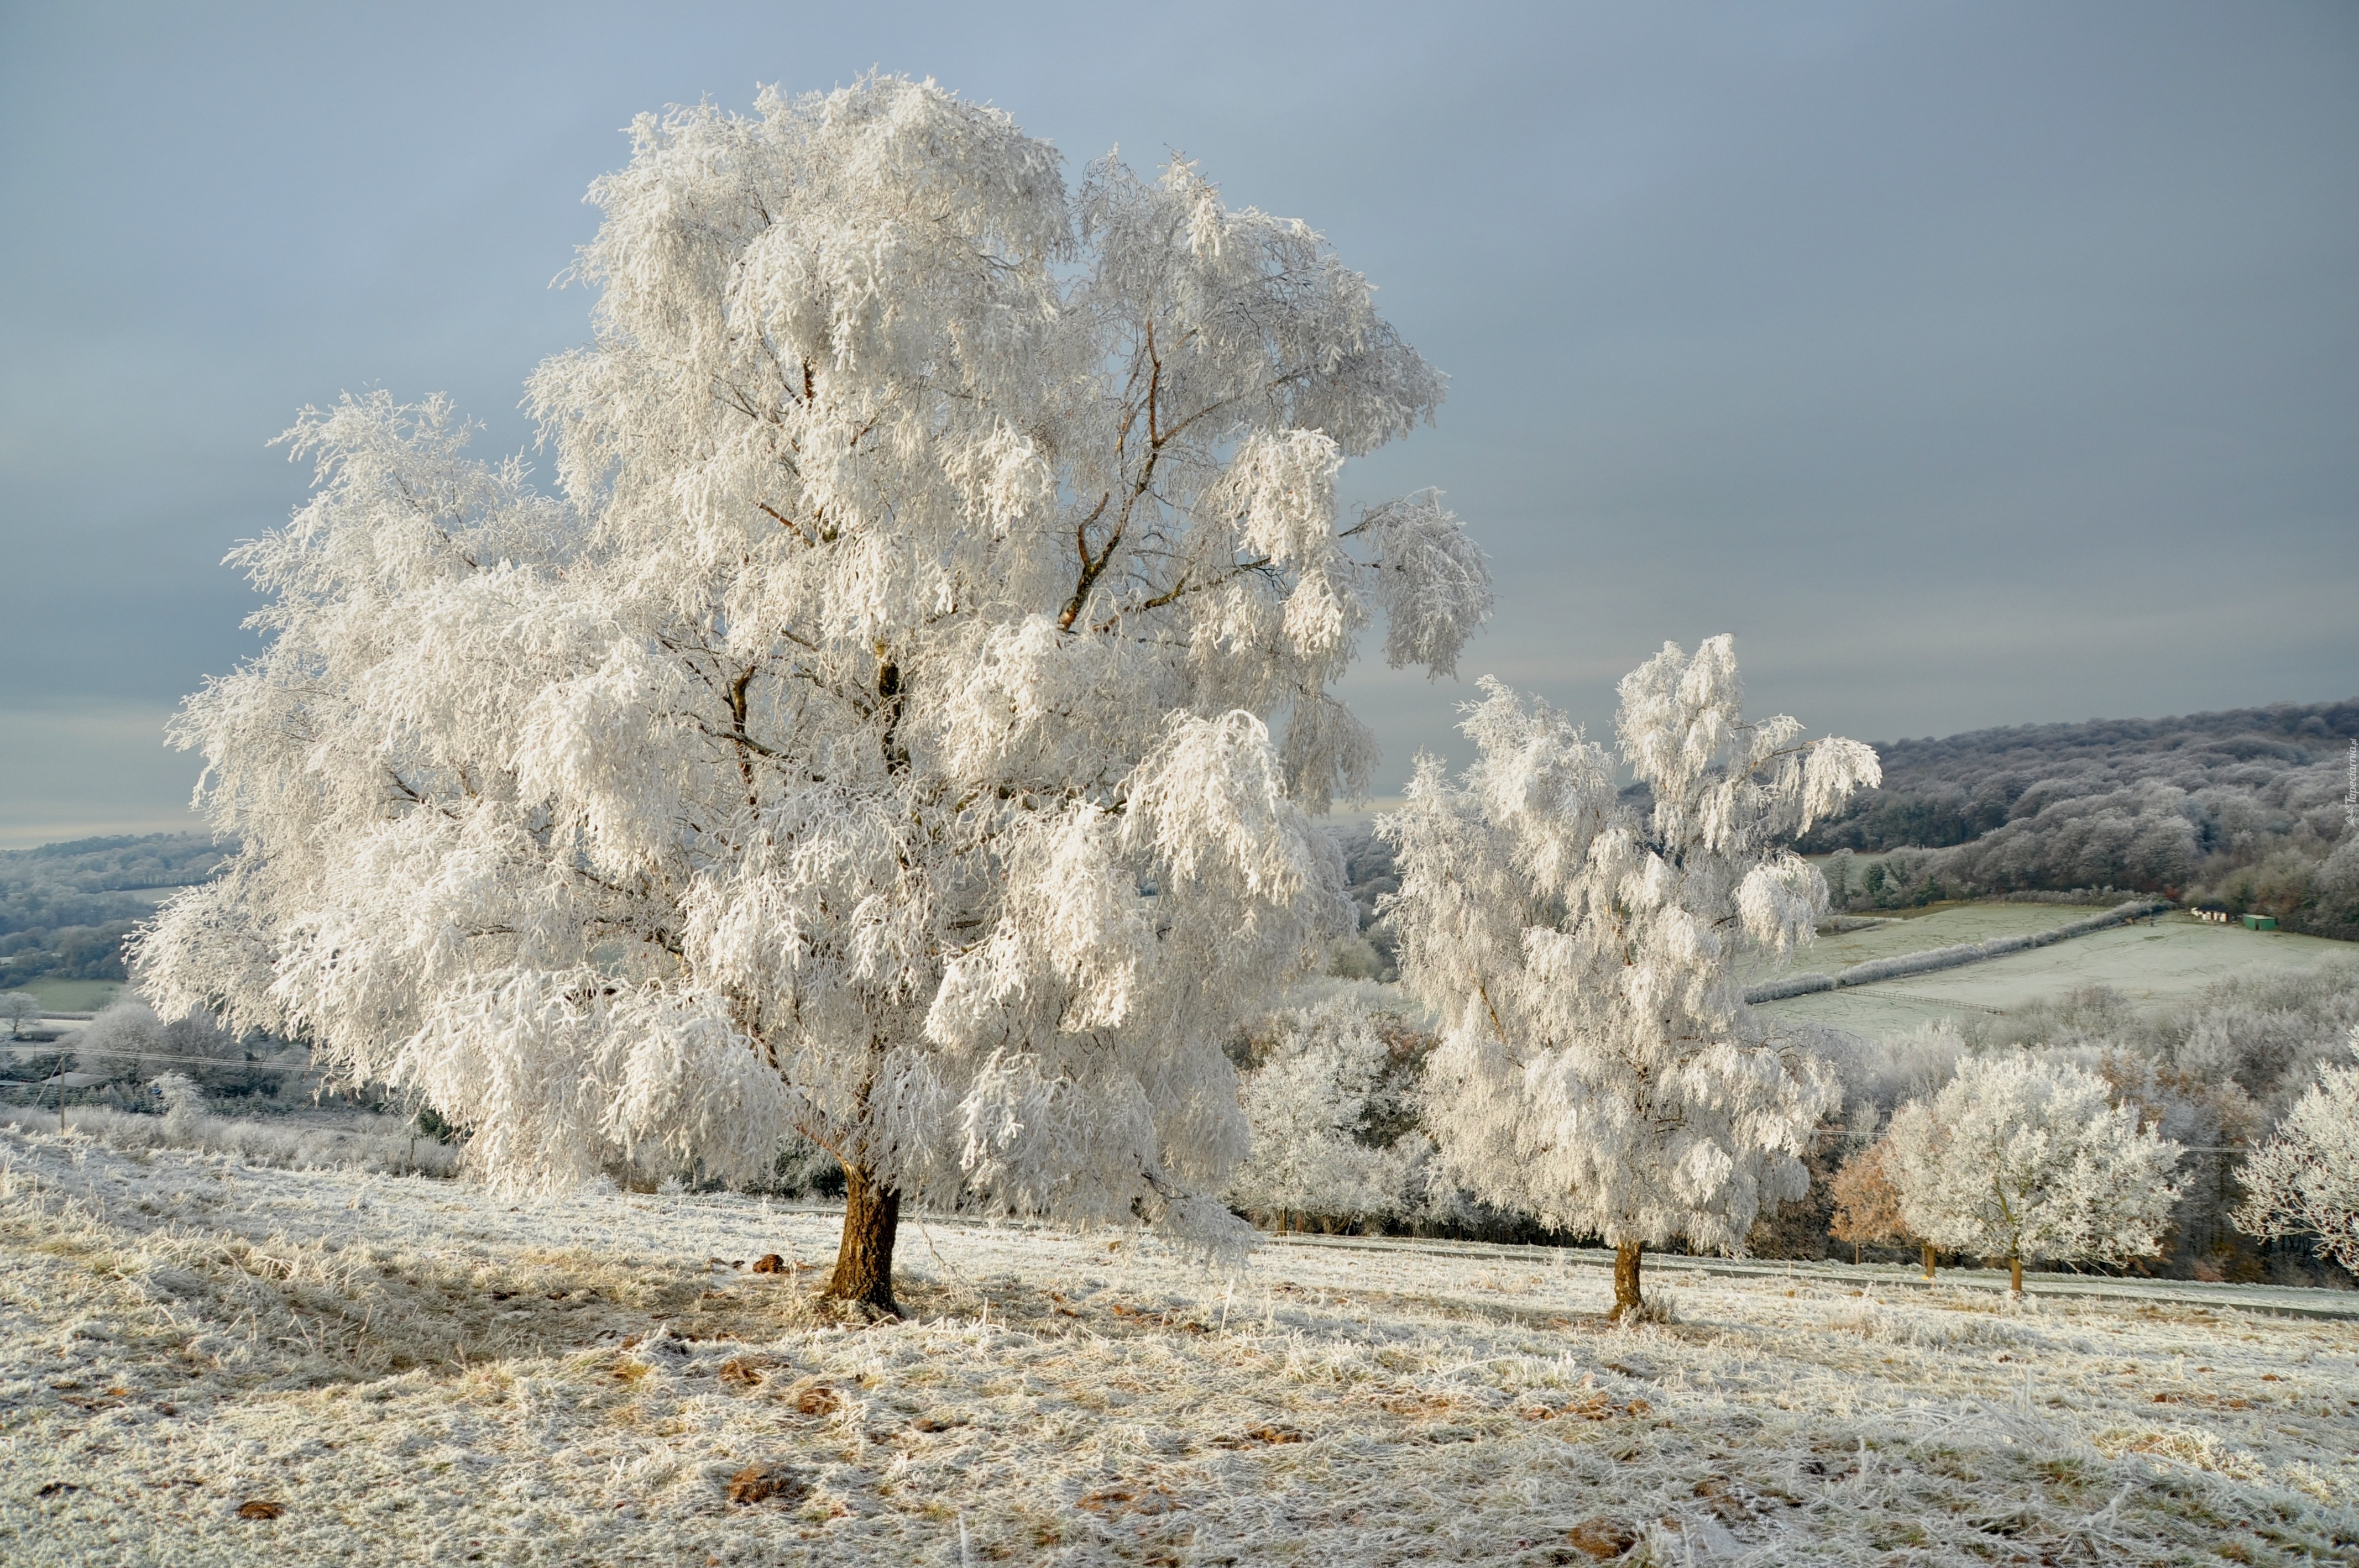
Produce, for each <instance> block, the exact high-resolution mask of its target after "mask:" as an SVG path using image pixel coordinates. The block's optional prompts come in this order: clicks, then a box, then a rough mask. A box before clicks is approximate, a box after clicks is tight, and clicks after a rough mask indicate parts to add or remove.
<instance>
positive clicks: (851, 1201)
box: [820, 1165, 901, 1317]
mask: <svg viewBox="0 0 2359 1568" xmlns="http://www.w3.org/2000/svg"><path fill="white" fill-rule="evenodd" d="M900 1225H901V1195H900V1194H899V1193H897V1192H896V1191H894V1190H893V1189H892V1188H890V1187H887V1186H884V1185H882V1184H879V1183H878V1182H877V1181H876V1179H875V1177H874V1176H872V1175H871V1174H870V1173H868V1172H866V1171H864V1170H862V1169H860V1168H859V1167H857V1166H853V1165H846V1166H845V1167H844V1168H843V1240H842V1241H840V1242H839V1243H837V1245H836V1249H835V1272H834V1273H832V1274H831V1275H829V1276H828V1281H827V1288H826V1289H825V1290H823V1291H821V1292H820V1293H821V1295H823V1296H827V1297H830V1298H832V1300H835V1301H840V1302H853V1303H858V1304H860V1305H862V1306H866V1307H873V1308H875V1310H877V1311H878V1312H883V1313H889V1314H892V1315H893V1316H895V1317H898V1316H900V1315H901V1307H900V1303H897V1302H896V1301H895V1300H894V1299H893V1236H894V1233H895V1232H896V1231H897V1230H898V1229H899V1228H900Z"/></svg>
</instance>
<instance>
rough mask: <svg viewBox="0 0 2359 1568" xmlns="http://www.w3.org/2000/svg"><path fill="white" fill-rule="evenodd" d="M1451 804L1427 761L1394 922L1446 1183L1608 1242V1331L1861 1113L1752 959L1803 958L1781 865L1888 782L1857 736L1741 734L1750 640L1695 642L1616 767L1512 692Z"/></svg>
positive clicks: (1727, 1244)
mask: <svg viewBox="0 0 2359 1568" xmlns="http://www.w3.org/2000/svg"><path fill="white" fill-rule="evenodd" d="M1484 687H1485V690H1486V691H1487V692H1488V694H1489V695H1488V696H1487V697H1486V698H1485V699H1484V701H1482V702H1481V703H1479V704H1476V705H1474V706H1473V707H1472V708H1471V709H1470V710H1469V712H1468V715H1467V718H1466V720H1465V723H1464V725H1463V726H1462V727H1463V729H1464V730H1465V731H1466V733H1467V734H1468V735H1469V736H1470V737H1472V738H1473V741H1474V744H1475V748H1476V752H1477V756H1476V760H1475V762H1474V763H1473V766H1472V767H1470V768H1468V769H1467V770H1466V772H1465V773H1464V774H1463V776H1462V778H1461V779H1459V780H1458V781H1457V782H1455V783H1452V782H1451V780H1449V779H1448V778H1447V777H1445V775H1444V773H1443V771H1442V767H1441V764H1440V762H1438V761H1437V760H1435V759H1434V758H1432V757H1430V756H1427V757H1420V758H1419V762H1418V766H1417V772H1416V776H1415V779H1414V781H1413V782H1412V783H1411V784H1410V786H1409V792H1408V805H1407V806H1406V808H1405V809H1404V810H1402V811H1401V812H1399V813H1398V814H1397V815H1395V816H1390V817H1388V818H1387V819H1386V821H1385V823H1384V825H1383V829H1384V832H1385V833H1386V837H1388V838H1391V840H1392V841H1393V842H1394V843H1395V844H1397V846H1398V847H1399V852H1400V860H1399V863H1400V878H1401V888H1400V892H1399V893H1398V894H1397V895H1396V896H1395V898H1394V900H1393V902H1392V903H1391V904H1390V906H1389V907H1390V911H1391V915H1392V919H1393V922H1394V924H1395V925H1396V927H1397V929H1398V931H1399V933H1400V955H1401V958H1400V963H1401V977H1402V979H1404V980H1405V981H1406V982H1407V983H1408V985H1409V986H1411V987H1412V988H1413V989H1416V990H1417V991H1418V992H1419V994H1421V995H1422V996H1423V997H1424V998H1425V999H1426V1000H1428V1001H1429V1002H1430V1004H1431V1005H1432V1006H1433V1007H1434V1008H1435V1009H1436V1010H1437V1011H1439V1012H1440V1014H1441V1017H1442V1020H1443V1022H1442V1026H1441V1032H1440V1033H1441V1044H1440V1047H1439V1048H1438V1049H1437V1050H1436V1052H1435V1054H1434V1055H1433V1057H1432V1059H1431V1061H1430V1064H1429V1065H1428V1068H1427V1078H1426V1082H1427V1096H1428V1100H1429V1103H1430V1107H1431V1110H1430V1119H1431V1121H1432V1125H1433V1128H1434V1131H1435V1136H1436V1139H1437V1141H1438V1142H1439V1143H1440V1148H1441V1152H1442V1155H1443V1157H1444V1160H1445V1162H1446V1167H1447V1168H1448V1169H1449V1170H1450V1171H1451V1173H1454V1174H1455V1175H1456V1176H1457V1177H1458V1179H1459V1180H1461V1181H1462V1182H1463V1183H1464V1184H1466V1185H1467V1186H1469V1187H1470V1188H1472V1189H1473V1190H1474V1191H1475V1192H1476V1193H1477V1194H1479V1195H1482V1196H1484V1197H1485V1198H1487V1199H1489V1200H1490V1201H1492V1202H1494V1203H1498V1204H1503V1205H1506V1206H1512V1207H1516V1208H1519V1209H1522V1210H1524V1211H1526V1212H1527V1213H1530V1214H1532V1215H1534V1216H1536V1217H1538V1218H1539V1219H1540V1220H1541V1221H1542V1222H1544V1223H1546V1224H1549V1225H1551V1226H1560V1227H1566V1228H1569V1229H1574V1230H1583V1231H1590V1232H1593V1233H1596V1234H1599V1235H1602V1236H1603V1238H1604V1239H1605V1241H1606V1243H1607V1245H1609V1246H1611V1247H1613V1248H1614V1250H1615V1266H1614V1315H1615V1316H1616V1317H1617V1318H1618V1317H1619V1316H1621V1315H1622V1314H1624V1313H1626V1312H1628V1311H1631V1310H1632V1309H1634V1308H1636V1307H1639V1306H1640V1305H1642V1303H1643V1298H1642V1294H1641V1290H1640V1281H1639V1268H1640V1260H1641V1257H1642V1254H1643V1250H1644V1249H1645V1248H1647V1247H1649V1246H1659V1245H1661V1244H1662V1243H1664V1242H1666V1241H1669V1240H1670V1239H1671V1238H1675V1237H1677V1238H1685V1239H1686V1240H1687V1241H1688V1242H1689V1243H1690V1245H1693V1246H1697V1247H1704V1248H1711V1249H1717V1250H1721V1251H1725V1252H1730V1253H1737V1252H1741V1251H1742V1250H1743V1249H1744V1246H1745V1233H1746V1232H1747V1231H1748V1230H1749V1229H1750V1228H1751V1227H1752V1225H1753V1221H1754V1219H1755V1217H1756V1215H1758V1214H1759V1213H1760V1211H1761V1208H1762V1206H1763V1205H1764V1204H1765V1203H1770V1202H1775V1201H1780V1200H1785V1199H1790V1198H1796V1197H1799V1196H1801V1195H1802V1194H1803V1193H1804V1192H1805V1191H1806V1190H1807V1188H1808V1173H1806V1172H1805V1170H1804V1168H1803V1165H1802V1162H1801V1155H1802V1153H1803V1152H1804V1148H1805V1144H1806V1141H1807V1140H1808V1139H1809V1138H1810V1135H1811V1132H1812V1130H1813V1129H1815V1128H1816V1127H1817V1125H1818V1122H1819V1119H1820V1117H1821V1115H1823V1114H1824V1113H1825V1112H1827V1111H1828V1110H1830V1109H1832V1108H1833V1107H1834V1106H1835V1105H1836V1104H1837V1103H1838V1101H1839V1098H1840V1094H1839V1091H1838V1089H1837V1087H1836V1086H1835V1084H1834V1081H1833V1078H1832V1075H1831V1074H1830V1073H1829V1071H1828V1070H1827V1068H1826V1067H1825V1066H1824V1065H1822V1064H1821V1063H1820V1062H1819V1061H1818V1060H1817V1058H1815V1057H1813V1056H1811V1055H1810V1054H1808V1053H1806V1052H1804V1051H1802V1050H1800V1049H1799V1048H1797V1047H1795V1046H1794V1045H1792V1044H1788V1043H1782V1042H1780V1041H1778V1040H1777V1039H1776V1038H1774V1037H1773V1036H1771V1035H1770V1034H1769V1033H1768V1032H1767V1030H1765V1029H1764V1027H1763V1026H1762V1025H1761V1023H1760V1022H1758V1021H1757V1020H1756V1018H1755V1017H1754V1015H1753V1013H1752V1012H1751V1011H1749V1010H1748V1009H1747V1008H1746V1007H1745V995H1744V985H1743V982H1742V980H1741V979H1740V974H1739V966H1740V964H1741V963H1742V962H1743V960H1744V959H1745V957H1746V955H1748V954H1753V955H1760V956H1766V957H1772V958H1777V957H1784V956H1786V955H1788V954H1790V953H1791V952H1792V950H1793V949H1794V948H1795V946H1797V945H1799V944H1801V943H1806V942H1808V941H1810V939H1811V938H1812V937H1813V936H1814V935H1816V932H1817V925H1818V920H1819V917H1820V916H1821V914H1822V913H1823V912H1824V910H1825V908H1826V896H1827V894H1826V884H1825V882H1824V881H1822V880H1821V878H1820V876H1819V874H1818V872H1817V871H1813V870H1812V869H1811V868H1810V865H1809V864H1808V863H1807V862H1805V861H1804V860H1801V859H1800V858H1799V857H1798V856H1796V855H1795V854H1794V853H1793V852H1792V851H1791V850H1790V849H1788V848H1786V845H1787V844H1788V841H1789V840H1790V839H1791V838H1793V837H1794V836H1795V835H1797V834H1799V833H1800V832H1802V831H1803V830H1804V829H1806V828H1807V827H1810V824H1811V823H1812V822H1814V821H1816V820H1818V819H1820V818H1821V817H1824V816H1827V815H1828V814H1829V813H1830V812H1832V811H1834V810H1835V809H1837V808H1839V807H1840V806H1842V805H1843V802H1844V801H1845V800H1846V799H1847V798H1848V797H1849V796H1850V795H1851V793H1852V791H1853V790H1854V789H1855V788H1857V787H1858V786H1860V785H1862V784H1875V781H1876V778H1877V776H1878V775H1877V770H1876V762H1875V752H1872V751H1870V750H1869V749H1868V748H1866V747H1865V746H1863V745H1861V744H1859V743H1858V742H1857V741H1843V740H1833V739H1824V740H1818V741H1806V740H1804V739H1803V738H1802V730H1801V726H1800V725H1799V723H1798V722H1796V721H1795V720H1794V719H1789V718H1786V717H1783V716H1780V717H1778V718H1775V719H1765V720H1762V721H1760V722H1758V723H1747V722H1746V721H1745V718H1744V714H1743V692H1742V688H1741V687H1740V685H1739V683H1738V680H1737V671H1736V654H1735V646H1734V641H1733V640H1732V639H1730V638H1728V637H1714V638H1712V639H1711V640H1709V641H1708V642H1706V643H1703V644H1702V646H1701V647H1699V648H1698V649H1697V650H1696V652H1695V655H1694V656H1693V657H1692V658H1690V656H1689V655H1688V654H1685V653H1684V652H1682V651H1681V650H1680V648H1679V647H1678V646H1677V645H1676V644H1671V643H1666V644H1665V645H1664V648H1663V651H1662V652H1661V653H1660V654H1657V655H1656V656H1655V657H1654V658H1652V659H1650V660H1648V661H1647V663H1646V664H1645V665H1641V666H1640V667H1639V668H1638V669H1636V671H1633V672H1632V673H1631V674H1630V675H1629V676H1625V678H1624V679H1623V681H1622V684H1621V711H1620V715H1619V718H1618V719H1617V720H1616V725H1615V729H1616V733H1617V735H1618V738H1619V740H1620V742H1621V757H1622V760H1624V761H1625V762H1627V763H1628V764H1629V766H1630V768H1631V770H1632V771H1633V772H1634V773H1636V775H1637V777H1638V779H1639V781H1640V782H1641V783H1643V784H1646V785H1647V790H1648V795H1647V800H1646V801H1645V803H1644V804H1643V805H1631V804H1627V803H1625V802H1624V800H1623V799H1622V798H1621V795H1620V793H1619V790H1618V787H1617V785H1618V779H1617V774H1616V771H1615V766H1614V762H1615V759H1614V755H1613V754H1612V753H1611V752H1608V751H1607V750H1606V748H1604V747H1603V746H1602V745H1599V744H1597V743H1596V742H1594V741H1589V740H1588V739H1586V738H1585V737H1584V736H1583V734H1582V731H1581V730H1579V729H1578V728H1576V727H1575V726H1574V725H1573V724H1572V723H1571V721H1570V720H1569V719H1566V718H1565V717H1564V716H1563V715H1562V714H1560V713H1557V712H1554V711H1552V710H1551V709H1549V708H1548V707H1547V706H1546V705H1545V704H1539V703H1533V704H1528V705H1527V704H1526V703H1524V702H1522V701H1520V700H1519V699H1518V698H1517V697H1516V696H1515V694H1514V693H1512V692H1510V691H1509V690H1507V688H1506V687H1504V686H1501V685H1499V684H1498V683H1497V682H1495V681H1489V680H1486V681H1485V682H1484Z"/></svg>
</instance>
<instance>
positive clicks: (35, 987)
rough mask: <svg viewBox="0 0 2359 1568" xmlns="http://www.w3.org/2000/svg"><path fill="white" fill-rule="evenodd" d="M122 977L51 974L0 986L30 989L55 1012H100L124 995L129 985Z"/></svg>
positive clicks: (43, 1004) (9, 988)
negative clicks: (57, 977) (59, 976)
mask: <svg viewBox="0 0 2359 1568" xmlns="http://www.w3.org/2000/svg"><path fill="white" fill-rule="evenodd" d="M0 989H7V990H20V991H30V992H32V993H33V994H34V995H35V996H36V997H38V998H39V999H40V1002H41V1005H42V1006H43V1007H45V1008H47V1009H49V1011H51V1012H96V1011H98V1010H99V1009H100V1008H102V1007H105V1006H107V1005H108V1004H109V1003H111V1002H114V1001H118V1000H121V999H122V997H123V995H124V992H125V990H126V989H129V988H128V987H126V986H125V984H124V982H123V981H121V980H53V979H49V977H48V976H47V975H44V976H41V977H40V978H39V979H30V980H27V981H26V982H25V983H24V984H23V985H20V986H7V987H0Z"/></svg>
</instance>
